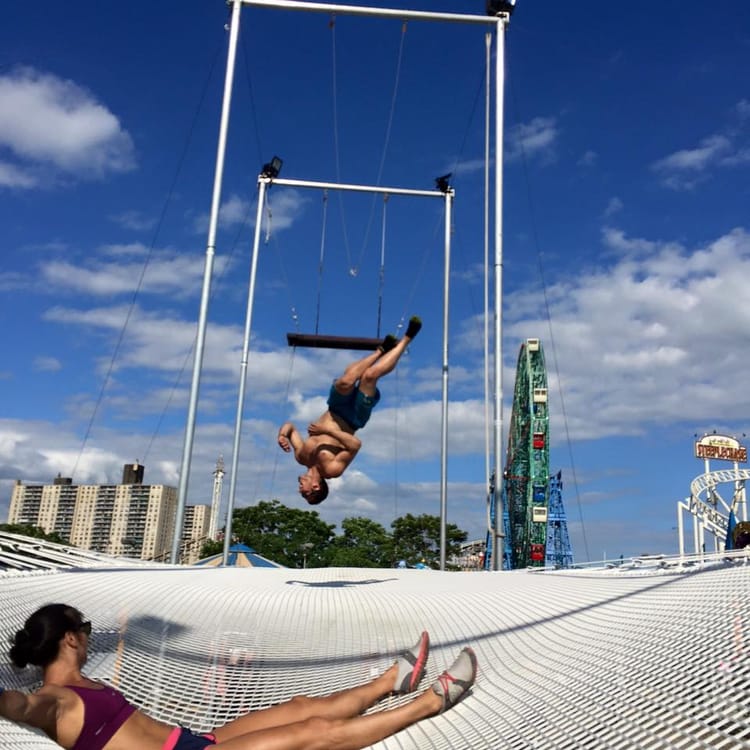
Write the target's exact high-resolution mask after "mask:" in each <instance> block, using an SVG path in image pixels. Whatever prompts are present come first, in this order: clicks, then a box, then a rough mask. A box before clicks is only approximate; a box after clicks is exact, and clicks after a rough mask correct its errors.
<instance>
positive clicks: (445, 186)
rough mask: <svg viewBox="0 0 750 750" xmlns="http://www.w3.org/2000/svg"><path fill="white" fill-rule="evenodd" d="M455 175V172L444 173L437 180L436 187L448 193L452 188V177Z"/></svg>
mask: <svg viewBox="0 0 750 750" xmlns="http://www.w3.org/2000/svg"><path fill="white" fill-rule="evenodd" d="M452 175H453V172H448V174H444V175H443V176H442V177H438V178H437V179H436V180H435V187H436V188H437V189H438V190H439V191H440V192H441V193H447V192H448V191H449V190H450V189H451V186H450V178H451V176H452Z"/></svg>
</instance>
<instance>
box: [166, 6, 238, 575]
mask: <svg viewBox="0 0 750 750" xmlns="http://www.w3.org/2000/svg"><path fill="white" fill-rule="evenodd" d="M241 8H242V0H233V5H232V20H231V22H230V28H229V50H228V53H227V71H226V76H225V78H224V101H223V104H222V108H221V123H220V125H219V143H218V146H217V150H216V170H215V172H214V188H213V197H212V199H211V214H210V217H209V222H208V241H207V244H206V264H205V268H204V271H203V289H202V292H201V307H200V313H199V317H198V332H197V334H196V336H195V358H194V360H193V379H192V382H191V384H190V402H189V404H188V415H187V422H186V425H185V442H184V445H183V449H182V464H181V466H180V484H179V488H178V491H177V512H176V514H175V524H174V535H173V537H172V557H171V561H172V563H173V564H176V563H178V562H179V558H180V543H181V542H182V526H183V523H184V519H185V505H186V502H187V492H188V481H189V479H190V461H191V458H192V455H193V438H194V437H195V415H196V413H197V411H198V393H199V391H200V379H201V369H202V367H203V350H204V348H205V343H206V322H207V320H208V301H209V299H210V296H211V277H212V275H213V268H214V254H215V249H216V227H217V225H218V219H219V205H220V202H221V182H222V177H223V174H224V154H225V152H226V143H227V130H228V127H229V110H230V105H231V101H232V83H233V81H234V63H235V59H236V57H237V38H238V36H239V31H240V10H241Z"/></svg>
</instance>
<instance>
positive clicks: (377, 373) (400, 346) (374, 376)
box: [359, 317, 422, 396]
mask: <svg viewBox="0 0 750 750" xmlns="http://www.w3.org/2000/svg"><path fill="white" fill-rule="evenodd" d="M421 328H422V321H421V320H420V319H419V318H417V317H413V318H412V319H411V320H410V321H409V327H408V328H407V329H406V333H405V334H404V336H403V338H401V339H400V340H399V341H398V343H397V344H396V345H395V346H394V347H393V348H392V349H390V350H389V351H387V352H385V354H383V356H382V357H380V358H378V359H376V360H375V361H373V363H372V365H371V366H370V367H367V368H366V369H365V370H364V371H363V372H362V373H361V375H360V382H359V390H360V391H362V393H364V394H365V395H366V396H374V395H375V389H376V387H377V383H378V378H382V377H383V375H387V374H388V373H389V372H392V371H393V370H394V369H395V368H396V365H397V364H398V361H399V359H401V355H402V354H403V353H404V351H405V350H406V347H407V346H409V344H410V343H411V341H412V339H413V338H414V337H415V336H416V335H417V334H418V333H419V331H420V329H421Z"/></svg>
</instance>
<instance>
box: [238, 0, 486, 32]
mask: <svg viewBox="0 0 750 750" xmlns="http://www.w3.org/2000/svg"><path fill="white" fill-rule="evenodd" d="M242 3H243V5H258V6H262V7H265V8H281V9H285V10H311V11H315V12H318V13H333V14H338V15H348V16H379V17H381V18H397V19H399V20H402V21H411V20H414V21H444V22H449V23H469V24H477V25H483V26H494V25H495V24H497V18H496V17H494V16H479V15H471V14H466V13H434V12H431V11H423V10H400V9H398V10H396V9H392V8H369V7H366V6H363V5H338V4H333V3H312V2H306V1H305V0H242Z"/></svg>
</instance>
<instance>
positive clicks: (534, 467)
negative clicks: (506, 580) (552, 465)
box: [485, 339, 573, 570]
mask: <svg viewBox="0 0 750 750" xmlns="http://www.w3.org/2000/svg"><path fill="white" fill-rule="evenodd" d="M494 480H495V478H494V477H492V478H491V484H492V485H493V487H492V488H491V491H490V518H491V525H493V526H494V518H495V507H494V503H493V502H492V499H493V498H494ZM555 480H556V481H555ZM502 497H503V508H504V512H503V523H504V528H505V549H504V550H503V565H502V567H503V569H505V570H511V569H515V568H526V567H541V566H544V565H545V564H552V565H555V566H557V567H567V566H568V565H570V564H571V563H572V560H573V554H572V551H571V548H570V539H569V537H568V530H567V521H566V519H565V511H564V508H563V504H562V482H561V481H560V476H559V474H558V475H557V477H555V478H553V481H552V482H550V476H549V413H548V409H547V371H546V368H545V364H544V350H543V349H542V345H541V342H540V341H539V339H527V340H526V341H525V342H524V343H523V344H521V349H520V352H519V354H518V364H517V365H516V383H515V388H514V391H513V412H512V415H511V421H510V426H509V429H508V449H507V454H506V460H505V471H504V472H503V486H502ZM551 500H552V501H553V502H552V503H551V502H550V501H551ZM550 521H551V522H552V523H551V524H550ZM491 544H492V535H491V534H488V535H487V552H486V555H485V567H486V568H487V569H488V570H489V569H490V560H491V557H492V554H493V551H492V549H491ZM548 544H551V545H552V549H550V551H549V553H548V552H547V545H548Z"/></svg>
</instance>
